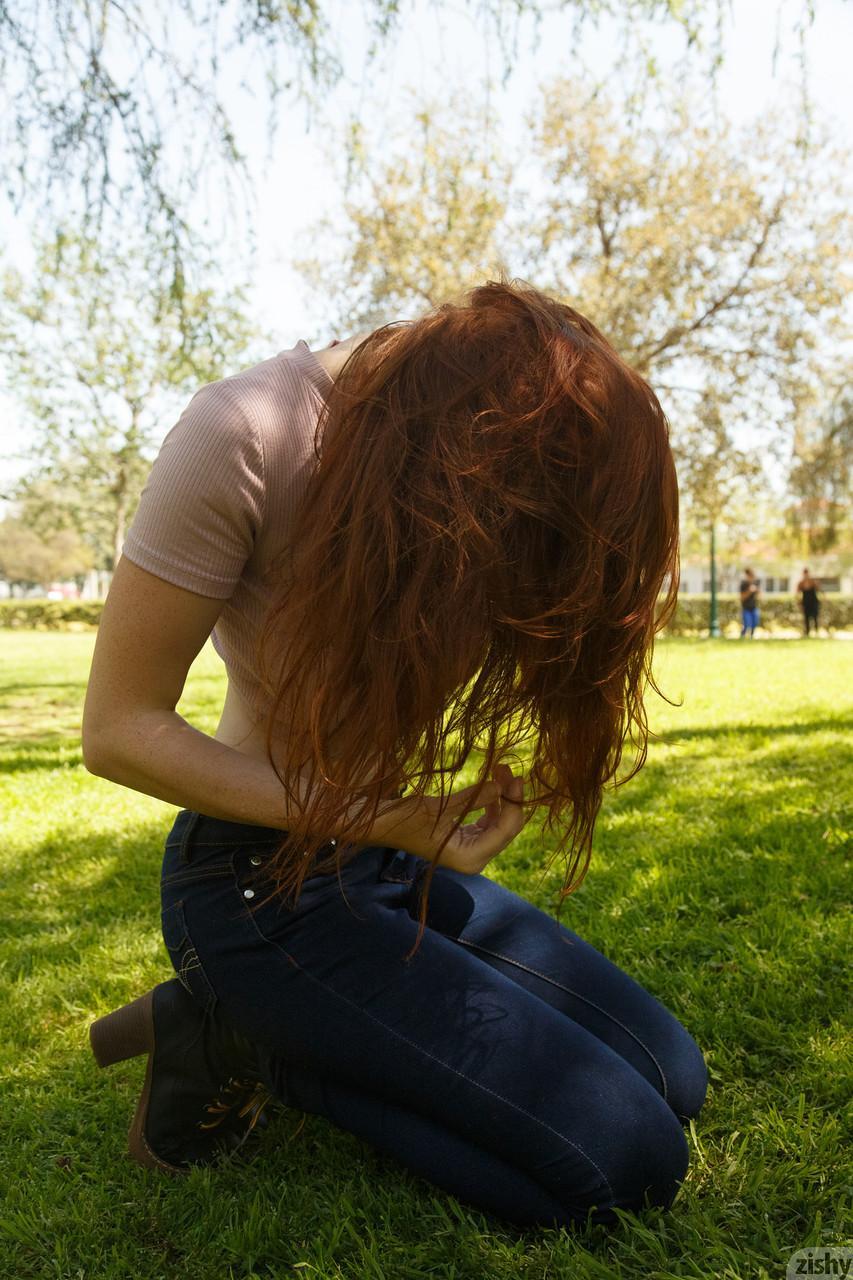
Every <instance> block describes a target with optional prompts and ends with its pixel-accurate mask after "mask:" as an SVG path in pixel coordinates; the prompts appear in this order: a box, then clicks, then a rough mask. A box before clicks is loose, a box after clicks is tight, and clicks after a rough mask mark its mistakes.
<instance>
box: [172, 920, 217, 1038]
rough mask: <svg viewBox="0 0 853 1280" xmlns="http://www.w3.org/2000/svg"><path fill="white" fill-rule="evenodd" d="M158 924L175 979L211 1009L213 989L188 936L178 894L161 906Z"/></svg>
mask: <svg viewBox="0 0 853 1280" xmlns="http://www.w3.org/2000/svg"><path fill="white" fill-rule="evenodd" d="M160 926H161V929H162V932H163V941H164V943H165V944H166V950H167V951H168V953H169V957H170V959H171V961H172V965H173V967H174V970H175V973H176V974H177V977H178V981H179V982H180V983H181V985H182V986H183V987H185V988H186V990H187V991H188V992H189V993H190V995H191V996H192V997H193V999H194V1000H195V1002H196V1004H197V1005H198V1006H199V1008H200V1009H202V1010H203V1011H204V1012H205V1013H212V1012H213V1010H214V1008H215V1006H216V992H215V991H214V990H213V987H212V986H211V985H210V979H209V978H208V976H207V974H206V973H205V971H204V967H203V965H202V963H201V960H200V959H199V955H198V952H197V951H196V948H195V946H194V944H193V940H192V938H191V937H190V932H189V929H188V928H187V921H186V916H185V914H184V902H183V899H182V898H179V899H178V900H177V901H176V902H173V903H171V904H170V905H169V906H168V907H164V908H163V909H162V911H161V913H160Z"/></svg>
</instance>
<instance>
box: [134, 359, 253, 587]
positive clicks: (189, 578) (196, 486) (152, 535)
mask: <svg viewBox="0 0 853 1280" xmlns="http://www.w3.org/2000/svg"><path fill="white" fill-rule="evenodd" d="M263 514H264V458H263V446H262V442H261V440H260V439H259V436H258V432H257V429H256V427H255V425H254V423H253V421H252V419H251V418H250V417H249V415H248V414H247V412H246V410H245V409H244V408H243V406H242V405H241V403H240V398H239V396H238V395H237V394H236V393H235V392H234V391H233V390H232V389H231V388H230V387H229V386H228V385H227V384H226V383H225V382H211V383H209V384H208V385H207V386H204V387H202V388H201V390H200V391H197V392H196V393H195V395H194V396H193V398H192V399H191V400H190V402H189V404H188V405H187V407H186V409H184V411H183V413H182V414H181V416H180V418H179V419H178V421H177V422H176V423H175V425H174V426H173V427H172V429H171V430H170V431H169V432H168V434H167V435H166V437H165V439H164V440H163V443H162V444H161V446H160V451H159V453H158V454H157V457H156V458H155V459H154V462H153V464H152V467H151V471H150V472H149V475H148V479H147V481H146V483H145V487H144V488H143V490H142V496H141V497H140V500H139V505H138V507H137V509H136V512H135V514H134V517H133V520H132V522H131V525H130V528H129V529H128V531H127V535H126V537H125V540H124V544H123V546H122V554H123V555H125V556H127V558H128V560H132V561H133V563H134V564H138V565H139V566H140V567H141V568H143V569H147V570H148V571H149V572H150V573H153V574H156V575H157V576H158V577H160V578H165V579H166V581H167V582H173V583H174V584H175V585H176V586H179V587H185V588H186V589H187V590H188V591H195V592H197V593H198V594H199V595H203V596H213V597H215V598H216V599H222V600H225V599H227V598H228V597H229V596H230V595H231V594H232V593H233V591H234V588H235V587H236V585H237V583H238V582H239V581H240V578H241V576H242V573H243V567H244V565H245V564H246V561H247V560H248V559H249V557H250V556H251V554H252V551H253V549H254V545H255V540H256V538H257V536H258V534H259V532H260V529H261V526H262V523H263Z"/></svg>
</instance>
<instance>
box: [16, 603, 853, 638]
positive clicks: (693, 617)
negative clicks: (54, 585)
mask: <svg viewBox="0 0 853 1280" xmlns="http://www.w3.org/2000/svg"><path fill="white" fill-rule="evenodd" d="M717 606H718V608H717V612H718V616H719V622H720V630H721V631H724V630H725V629H726V627H728V626H730V625H732V624H736V625H737V626H738V627H739V626H740V598H739V597H738V596H736V595H731V594H726V595H719V596H717ZM103 607H104V602H103V600H0V627H15V628H25V627H30V628H34V629H36V630H38V631H83V630H89V629H90V628H92V627H97V625H98V623H99V622H100V620H101V610H102V609H103ZM760 608H761V627H762V628H763V629H764V630H767V631H773V630H781V629H785V630H790V629H791V628H794V629H795V630H801V629H802V623H803V615H802V611H801V609H800V604H799V601H798V600H796V599H792V598H791V597H790V596H771V597H769V598H767V599H764V600H762V601H761V605H760ZM709 609H710V596H708V595H695V596H679V597H678V607H677V609H676V611H675V615H674V617H673V619H672V621H671V622H670V624H669V626H668V627H667V629H666V634H667V635H671V636H690V635H702V634H703V633H704V632H707V630H708V612H709ZM820 625H821V627H826V628H827V629H828V630H829V631H848V630H849V631H853V596H842V595H830V594H827V595H823V596H821V600H820Z"/></svg>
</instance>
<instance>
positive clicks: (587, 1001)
mask: <svg viewBox="0 0 853 1280" xmlns="http://www.w3.org/2000/svg"><path fill="white" fill-rule="evenodd" d="M442 936H443V937H449V938H451V940H452V941H453V942H460V943H461V944H462V945H463V946H465V947H471V948H472V949H473V950H475V951H482V952H483V954H484V955H487V956H494V957H495V958H496V959H498V960H505V961H506V962H507V964H514V965H515V966H516V967H517V968H519V969H524V970H525V971H526V972H527V973H532V974H533V975H534V976H535V977H537V978H541V979H542V980H543V982H550V983H551V985H552V986H555V987H558V988H559V989H560V991H565V992H566V993H567V995H570V996H575V998H576V999H578V1000H583V1002H584V1003H585V1004H588V1005H591V1006H592V1008H593V1009H598V1011H599V1013H603V1014H604V1016H605V1017H606V1018H609V1019H610V1020H611V1022H615V1023H616V1025H617V1026H619V1027H621V1028H622V1030H623V1031H626V1032H627V1033H628V1035H629V1036H630V1037H631V1039H632V1040H636V1042H637V1044H638V1045H639V1046H640V1048H641V1049H644V1050H645V1052H646V1053H647V1054H648V1055H649V1057H650V1058H651V1060H652V1062H653V1063H654V1064H655V1066H656V1067H657V1069H658V1072H659V1074H660V1078H661V1083H662V1085H663V1099H664V1102H666V1101H668V1098H667V1093H668V1089H667V1080H666V1074H665V1072H664V1070H663V1067H662V1066H661V1064H660V1063H659V1062H658V1060H657V1058H656V1057H655V1055H654V1054H653V1053H652V1051H651V1049H650V1048H649V1046H648V1045H647V1044H645V1043H644V1042H643V1041H642V1040H641V1039H640V1037H639V1036H638V1035H637V1034H636V1032H634V1031H632V1030H631V1028H630V1027H626V1026H625V1023H624V1022H621V1021H620V1020H619V1018H617V1017H615V1015H614V1014H612V1013H610V1012H609V1011H608V1010H607V1009H602V1007H601V1005H600V1004H596V1003H595V1001H594V1000H590V999H589V998H588V996H584V995H581V993H580V992H579V991H575V990H574V988H573V987H567V986H565V985H564V984H563V983H562V982H558V981H557V979H556V978H551V977H549V976H548V974H547V973H540V972H539V970H538V969H534V968H532V967H531V966H530V965H528V964H524V963H523V962H522V961H521V960H514V959H513V958H512V956H505V955H503V954H502V953H501V952H500V951H492V950H490V949H489V948H488V947H483V946H481V945H480V943H478V942H471V941H470V940H469V939H468V938H454V937H453V935H452V934H444V935H442Z"/></svg>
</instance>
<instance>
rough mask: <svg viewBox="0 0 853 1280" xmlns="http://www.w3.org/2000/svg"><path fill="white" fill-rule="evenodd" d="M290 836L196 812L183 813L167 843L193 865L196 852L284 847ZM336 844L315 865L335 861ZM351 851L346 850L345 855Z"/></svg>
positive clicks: (327, 847)
mask: <svg viewBox="0 0 853 1280" xmlns="http://www.w3.org/2000/svg"><path fill="white" fill-rule="evenodd" d="M286 835H287V828H286V827H267V826H258V825H257V824H255V823H253V822H233V821H231V820H230V819H226V818H214V817H211V815H210V814H207V813H200V812H198V810H195V809H181V811H180V813H179V814H178V816H177V817H176V818H175V821H174V823H173V824H172V830H171V831H170V832H169V835H168V837H167V839H166V844H165V848H166V849H178V851H179V859H180V861H181V862H182V863H185V864H189V863H191V862H192V861H193V855H194V853H195V852H196V851H198V852H199V853H200V855H201V856H202V857H203V856H204V854H205V853H206V852H207V851H209V850H212V849H227V848H229V847H231V848H233V847H236V846H238V845H245V844H250V845H252V846H255V845H264V844H268V845H273V844H281V843H282V841H283V840H284V838H285V836H286ZM335 846H336V841H335V840H334V839H332V840H329V841H328V842H327V843H326V844H325V845H323V846H321V848H320V849H319V850H318V852H317V854H316V855H315V858H314V865H316V866H321V865H323V863H324V862H325V861H328V860H329V859H331V861H332V862H334V860H335V856H336V853H337V850H336V848H335ZM350 847H352V848H355V846H344V848H343V849H342V850H341V853H345V852H346V851H347V850H348V849H349V848H350Z"/></svg>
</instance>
